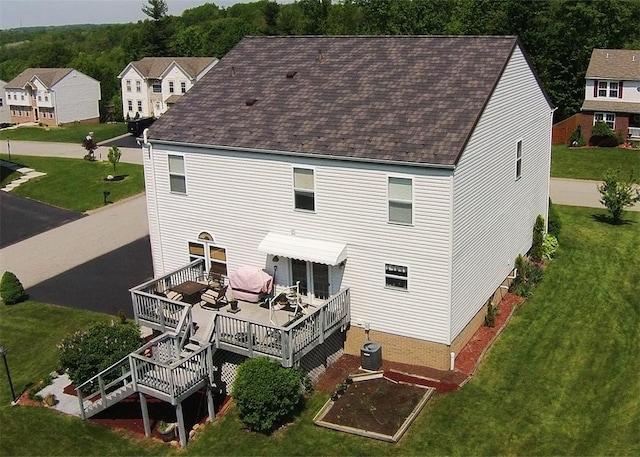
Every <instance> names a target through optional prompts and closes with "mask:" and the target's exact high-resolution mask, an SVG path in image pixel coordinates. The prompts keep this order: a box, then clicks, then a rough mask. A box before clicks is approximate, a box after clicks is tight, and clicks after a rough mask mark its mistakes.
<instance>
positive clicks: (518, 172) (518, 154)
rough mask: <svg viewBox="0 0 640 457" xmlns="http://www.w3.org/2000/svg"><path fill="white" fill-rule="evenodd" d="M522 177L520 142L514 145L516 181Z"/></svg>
mask: <svg viewBox="0 0 640 457" xmlns="http://www.w3.org/2000/svg"><path fill="white" fill-rule="evenodd" d="M521 176H522V140H519V141H518V143H517V144H516V179H520V177H521Z"/></svg>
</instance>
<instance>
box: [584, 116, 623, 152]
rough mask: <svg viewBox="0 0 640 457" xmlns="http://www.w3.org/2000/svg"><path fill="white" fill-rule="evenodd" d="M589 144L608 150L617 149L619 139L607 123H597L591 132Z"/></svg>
mask: <svg viewBox="0 0 640 457" xmlns="http://www.w3.org/2000/svg"><path fill="white" fill-rule="evenodd" d="M589 144H590V145H591V146H599V147H607V148H610V147H616V146H618V139H617V138H616V134H615V132H614V131H613V130H611V129H610V128H609V126H608V125H607V123H606V122H603V121H597V122H596V123H595V124H594V125H593V129H592V130H591V138H589Z"/></svg>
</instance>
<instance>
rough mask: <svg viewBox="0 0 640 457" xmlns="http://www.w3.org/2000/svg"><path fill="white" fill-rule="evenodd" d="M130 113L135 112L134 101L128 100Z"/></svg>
mask: <svg viewBox="0 0 640 457" xmlns="http://www.w3.org/2000/svg"><path fill="white" fill-rule="evenodd" d="M127 108H128V111H133V100H127Z"/></svg>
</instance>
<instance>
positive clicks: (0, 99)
mask: <svg viewBox="0 0 640 457" xmlns="http://www.w3.org/2000/svg"><path fill="white" fill-rule="evenodd" d="M0 106H4V103H2V97H0Z"/></svg>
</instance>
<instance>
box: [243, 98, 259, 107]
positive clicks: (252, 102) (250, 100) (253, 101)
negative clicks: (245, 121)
mask: <svg viewBox="0 0 640 457" xmlns="http://www.w3.org/2000/svg"><path fill="white" fill-rule="evenodd" d="M257 101H258V99H257V98H247V99H246V100H245V101H244V104H245V105H247V106H253V105H255V104H256V102H257Z"/></svg>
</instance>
